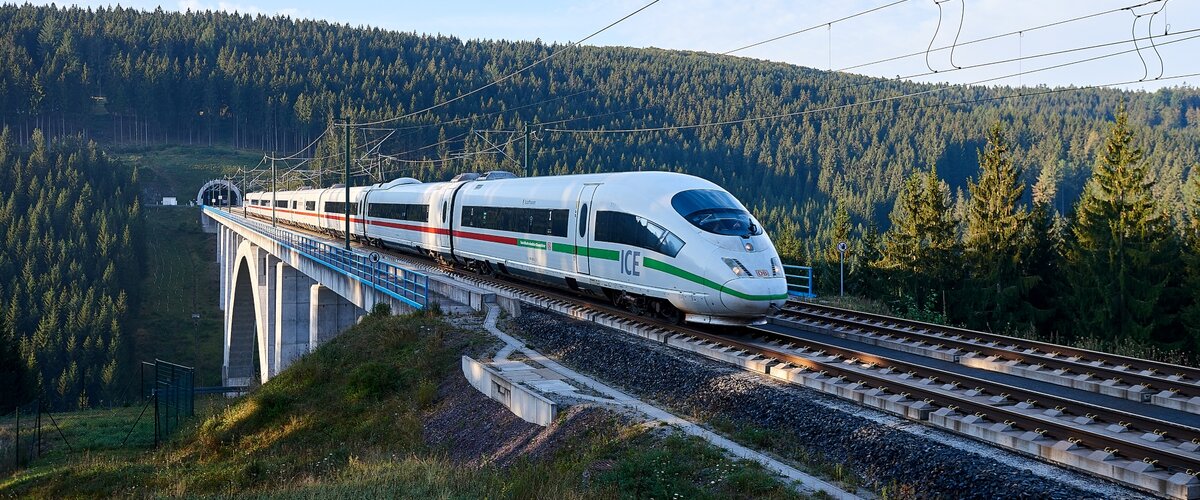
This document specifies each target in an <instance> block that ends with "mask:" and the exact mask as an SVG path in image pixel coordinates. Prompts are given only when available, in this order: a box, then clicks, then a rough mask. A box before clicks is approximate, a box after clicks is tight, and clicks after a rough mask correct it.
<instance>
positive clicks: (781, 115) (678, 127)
mask: <svg viewBox="0 0 1200 500" xmlns="http://www.w3.org/2000/svg"><path fill="white" fill-rule="evenodd" d="M1193 31H1200V28H1198V29H1195V30H1188V31H1187V32H1193ZM1195 38H1200V34H1197V35H1193V36H1190V37H1185V38H1181V39H1176V40H1171V41H1169V42H1164V43H1163V44H1162V45H1168V44H1173V43H1179V42H1184V41H1187V40H1192V39H1195ZM1133 51H1134V50H1133V49H1130V50H1124V51H1120V52H1113V53H1109V54H1104V55H1100V56H1095V57H1089V58H1086V59H1080V60H1076V61H1069V62H1065V63H1060V64H1055V65H1051V66H1046V67H1042V68H1037V69H1031V70H1026V71H1023V72H1021V73H1019V74H1017V73H1013V74H1008V75H1001V76H997V77H991V78H985V79H982V80H978V81H974V82H970V83H966V84H963V85H962V86H970V85H980V84H985V83H989V82H994V81H997V80H1004V79H1008V78H1013V77H1016V76H1021V75H1025V74H1031V73H1039V72H1043V71H1049V70H1052V69H1058V68H1063V67H1067V66H1072V65H1076V64H1082V63H1085V62H1091V61H1096V60H1100V59H1105V58H1109V57H1114V56H1118V55H1122V54H1128V53H1130V52H1133ZM957 87H958V86H949V85H947V86H935V87H932V88H929V89H926V90H922V91H919V92H912V93H907V94H901V95H897V96H888V97H880V98H876V99H869V100H866V101H859V102H852V103H847V104H839V105H835V106H827V107H822V108H816V109H806V110H801V111H795V112H789V113H777V114H772V115H764V116H757V117H749V118H741V119H736V120H722V121H716V122H708V123H695V124H687V125H667V126H659V127H641V128H625V129H553V128H551V129H546V131H547V132H557V133H571V134H616V133H621V134H628V133H640V132H665V131H672V130H688V129H696V128H704V127H715V126H726V125H736V124H740V123H750V122H761V121H768V120H774V119H780V118H789V117H794V116H803V115H809V114H814V113H820V112H825V111H836V110H840V109H847V108H852V107H857V106H865V105H869V104H878V103H883V102H889V101H895V100H898V99H906V98H910V97H918V96H922V95H928V94H932V93H936V92H942V91H945V90H947V89H952V88H957Z"/></svg>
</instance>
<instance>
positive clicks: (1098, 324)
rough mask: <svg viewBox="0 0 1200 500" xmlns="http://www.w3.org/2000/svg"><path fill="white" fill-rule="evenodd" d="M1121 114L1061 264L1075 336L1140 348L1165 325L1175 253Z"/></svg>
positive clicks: (1168, 224) (1077, 211)
mask: <svg viewBox="0 0 1200 500" xmlns="http://www.w3.org/2000/svg"><path fill="white" fill-rule="evenodd" d="M1147 170H1148V168H1147V165H1146V163H1145V161H1144V159H1143V156H1142V151H1141V150H1140V149H1139V148H1137V147H1136V146H1135V145H1134V144H1133V133H1132V131H1130V130H1129V126H1128V124H1127V120H1126V116H1125V112H1124V110H1121V111H1120V112H1119V113H1118V115H1117V121H1116V123H1115V124H1114V125H1113V127H1112V129H1111V132H1110V133H1109V136H1108V140H1107V144H1106V145H1105V150H1104V155H1103V156H1102V157H1101V158H1099V160H1098V161H1097V162H1096V165H1095V167H1094V168H1093V170H1092V178H1091V179H1090V180H1089V181H1088V183H1087V185H1086V186H1085V188H1084V192H1083V196H1082V197H1081V198H1080V200H1079V202H1078V204H1077V205H1076V208H1075V223H1074V225H1073V226H1072V228H1071V237H1072V238H1071V241H1070V242H1069V246H1068V248H1067V252H1066V257H1067V264H1068V267H1069V271H1068V272H1067V274H1066V277H1067V284H1068V286H1069V294H1070V298H1069V301H1068V303H1067V304H1066V306H1067V309H1068V313H1069V315H1070V319H1071V321H1072V323H1073V325H1074V327H1075V330H1076V331H1077V332H1086V333H1087V334H1100V335H1101V336H1102V337H1104V338H1107V339H1109V340H1118V339H1120V340H1127V341H1133V342H1138V343H1145V342H1148V341H1150V340H1152V336H1153V334H1154V333H1155V331H1156V330H1157V329H1158V328H1160V327H1161V326H1163V325H1166V324H1169V322H1170V321H1171V319H1172V318H1171V316H1172V315H1171V314H1170V313H1169V312H1168V311H1165V310H1163V308H1162V299H1163V297H1164V291H1165V290H1166V288H1167V286H1168V284H1169V282H1170V279H1169V274H1170V271H1171V269H1170V266H1172V265H1173V261H1174V258H1173V257H1174V255H1173V253H1174V252H1175V247H1174V241H1173V234H1172V228H1171V220H1170V218H1169V217H1168V216H1167V214H1166V213H1164V211H1163V210H1161V209H1160V207H1159V206H1158V203H1157V202H1156V200H1155V198H1154V193H1153V192H1152V190H1151V188H1152V187H1153V180H1152V179H1151V178H1150V177H1149V175H1148V171H1147Z"/></svg>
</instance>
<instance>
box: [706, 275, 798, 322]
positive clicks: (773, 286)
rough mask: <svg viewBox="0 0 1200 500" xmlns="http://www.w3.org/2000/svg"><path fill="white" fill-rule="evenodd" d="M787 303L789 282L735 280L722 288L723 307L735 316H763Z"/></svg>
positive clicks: (779, 280) (776, 280) (750, 279)
mask: <svg viewBox="0 0 1200 500" xmlns="http://www.w3.org/2000/svg"><path fill="white" fill-rule="evenodd" d="M786 302H787V282H786V281H785V280H784V279H782V278H780V279H774V278H772V279H755V278H734V279H731V280H729V281H726V282H725V284H724V285H722V286H721V305H723V306H725V308H726V309H729V312H730V313H733V314H745V315H755V316H761V315H766V314H768V313H769V312H770V311H771V307H772V306H775V307H776V308H779V307H783V305H784V304H785V303H786Z"/></svg>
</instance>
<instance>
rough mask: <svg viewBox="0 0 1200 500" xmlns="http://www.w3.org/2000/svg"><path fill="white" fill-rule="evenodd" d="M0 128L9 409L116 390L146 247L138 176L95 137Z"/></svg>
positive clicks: (3, 360)
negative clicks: (86, 139)
mask: <svg viewBox="0 0 1200 500" xmlns="http://www.w3.org/2000/svg"><path fill="white" fill-rule="evenodd" d="M13 139H14V138H13V137H12V135H11V133H10V131H9V129H7V128H5V129H4V131H3V133H0V228H3V231H4V233H3V235H2V236H3V238H4V244H3V245H0V305H2V307H3V311H2V313H0V376H2V379H3V382H0V411H6V410H5V408H6V407H8V406H10V405H12V404H16V403H19V402H22V401H25V400H27V399H26V398H28V397H30V396H32V395H41V396H44V397H45V398H46V399H47V401H46V402H47V404H51V405H55V406H58V407H64V406H65V407H76V406H79V407H86V406H89V405H94V404H98V403H102V402H107V401H108V400H109V399H110V398H112V397H114V396H116V394H114V392H113V391H114V390H116V389H117V388H116V387H115V385H116V384H117V383H118V382H119V381H123V379H122V378H121V377H122V376H123V375H125V374H127V373H128V372H127V371H126V370H129V369H130V368H129V367H128V366H125V364H126V363H127V362H128V361H127V360H128V358H129V356H128V354H127V353H128V349H129V348H130V344H129V342H128V341H127V340H126V336H127V333H128V332H127V331H126V328H127V326H128V325H127V320H128V316H129V311H130V307H131V306H132V304H131V302H132V301H134V300H135V299H136V297H134V296H131V293H133V292H136V287H137V286H138V283H139V280H140V274H139V273H137V272H131V270H133V269H136V268H137V267H136V266H137V264H136V263H137V262H139V261H140V260H141V258H142V255H143V254H144V251H143V249H142V237H141V208H140V202H139V201H138V199H137V193H138V183H137V174H136V173H135V172H134V171H133V170H132V169H130V168H128V167H124V166H121V165H119V164H116V163H114V162H111V161H109V160H108V159H107V157H106V156H105V155H104V153H103V152H101V151H99V150H98V149H97V148H96V145H95V144H94V143H91V144H87V145H82V144H79V143H77V141H65V142H49V141H47V140H46V139H44V138H43V136H42V134H41V132H40V131H36V130H35V131H34V132H33V135H32V137H31V138H30V139H29V140H28V141H29V148H28V152H26V153H18V152H16V151H14V150H13V144H12V142H13Z"/></svg>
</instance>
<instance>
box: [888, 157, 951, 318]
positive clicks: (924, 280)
mask: <svg viewBox="0 0 1200 500" xmlns="http://www.w3.org/2000/svg"><path fill="white" fill-rule="evenodd" d="M890 218H891V221H892V227H891V229H889V230H888V232H887V236H886V238H887V245H886V247H885V250H884V258H883V267H884V268H885V269H888V270H890V271H892V277H894V278H896V279H898V281H899V283H898V284H899V285H900V286H899V287H898V289H897V290H896V291H897V294H898V296H899V297H898V298H901V299H903V298H907V299H909V300H912V301H913V303H914V304H915V306H916V307H918V308H919V309H923V310H926V311H941V312H942V314H945V313H946V312H947V309H948V308H949V304H948V303H947V302H948V292H950V291H951V290H952V289H953V288H954V287H955V286H956V285H957V281H958V280H957V276H958V275H959V274H960V272H959V271H960V269H959V267H960V265H961V259H962V256H961V250H960V248H959V244H958V237H957V235H956V234H955V228H956V225H957V224H956V222H955V220H954V217H953V216H952V214H951V211H950V190H949V188H948V187H947V186H946V184H945V183H943V182H942V181H941V179H940V178H939V177H938V175H937V169H936V168H933V169H931V170H930V171H929V172H927V173H920V172H917V173H914V174H913V175H912V176H911V177H909V178H908V181H907V182H905V185H904V191H903V192H902V193H901V194H900V196H899V197H898V198H897V200H896V206H895V208H894V209H893V210H892V213H891V215H890Z"/></svg>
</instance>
